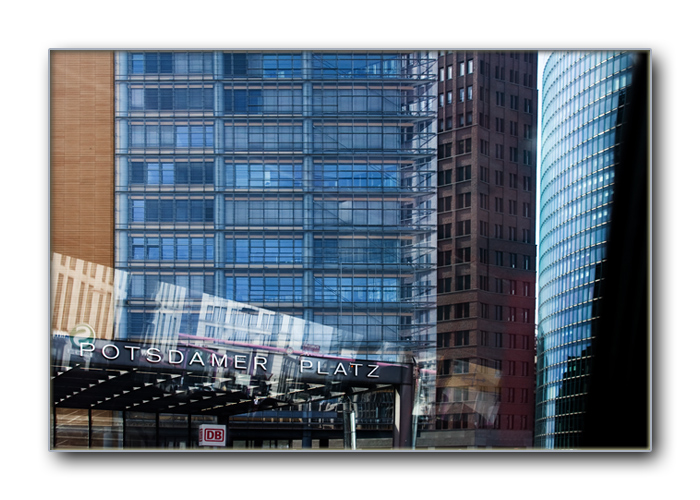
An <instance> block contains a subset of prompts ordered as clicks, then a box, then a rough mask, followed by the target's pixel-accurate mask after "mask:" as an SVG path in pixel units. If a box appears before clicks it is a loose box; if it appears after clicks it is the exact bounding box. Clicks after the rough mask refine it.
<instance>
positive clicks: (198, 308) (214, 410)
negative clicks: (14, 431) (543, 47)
mask: <svg viewBox="0 0 700 500" xmlns="http://www.w3.org/2000/svg"><path fill="white" fill-rule="evenodd" d="M435 61H436V60H435V57H434V55H431V54H430V53H428V52H411V53H408V52H396V51H394V52H365V53H350V52H347V53H336V52H301V51H300V52H285V53H272V52H228V51H202V52H180V51H178V52H128V51H123V52H115V53H114V65H113V72H114V79H113V81H114V116H113V120H114V121H113V126H114V261H113V263H114V266H113V268H107V267H104V269H106V270H105V271H104V272H103V271H102V267H100V268H96V269H97V270H96V271H95V272H96V273H97V274H98V275H99V276H98V278H100V277H101V279H102V281H104V282H105V283H107V284H106V285H105V286H104V287H106V288H105V290H102V289H101V288H99V287H98V285H99V286H101V285H100V284H99V283H97V282H96V283H93V282H92V281H91V280H93V278H95V276H92V277H90V276H88V275H87V274H86V272H87V271H85V270H89V269H92V268H93V267H94V264H92V263H90V262H84V261H82V260H80V259H76V258H74V257H73V256H70V255H61V254H58V253H55V254H54V256H53V259H54V263H53V265H52V267H53V278H52V279H53V281H52V286H53V290H52V292H53V294H52V298H53V300H54V305H53V313H52V314H53V316H54V317H53V321H52V330H53V334H54V341H53V343H52V362H53V369H54V372H53V373H54V376H55V377H56V379H55V382H54V383H53V390H54V400H55V403H54V409H53V415H52V418H53V423H54V434H53V442H54V446H55V447H59V448H60V447H65V446H68V447H70V446H72V445H71V444H70V443H73V444H75V443H78V442H79V443H83V441H85V442H86V443H92V444H90V445H89V447H100V446H102V445H100V444H99V443H101V442H102V441H104V443H107V444H104V446H105V447H119V446H126V447H152V446H155V447H159V446H162V445H163V443H170V444H167V446H172V447H175V448H178V447H182V446H185V447H189V446H190V445H191V444H192V441H193V435H192V432H193V428H192V425H193V422H194V421H193V420H192V419H195V420H197V419H200V420H202V419H203V420H202V421H203V422H206V423H210V424H211V423H217V422H218V423H222V422H221V417H222V415H225V416H226V419H228V418H229V417H230V418H231V419H232V420H225V421H224V423H226V422H228V423H230V422H232V421H233V420H236V421H237V422H238V424H240V425H239V427H240V428H245V426H246V425H247V424H246V422H248V421H249V420H250V421H255V422H258V421H259V420H256V419H259V418H262V420H263V421H264V420H265V419H268V418H272V419H276V421H277V422H278V423H280V425H282V424H283V423H284V422H286V421H287V420H289V419H290V418H292V417H290V415H291V414H290V413H289V412H292V413H294V412H297V411H301V410H302V409H303V411H304V412H306V413H304V415H311V414H314V415H315V417H319V418H321V417H324V418H325V417H328V415H329V414H333V415H335V411H334V409H335V408H336V407H338V408H343V405H344V404H345V405H346V404H347V401H345V400H344V399H343V398H346V397H347V396H348V395H352V396H351V397H353V398H354V399H353V403H352V404H354V405H355V406H354V408H356V409H357V414H358V416H359V419H360V420H359V421H358V423H357V424H358V429H363V428H364V429H365V430H369V429H372V428H377V429H380V430H382V431H383V432H384V433H385V434H386V430H387V429H389V433H391V430H390V429H391V427H392V425H395V422H394V419H395V418H396V415H395V414H396V412H398V411H399V409H398V407H396V406H395V400H394V396H392V394H391V387H392V386H391V384H404V385H405V381H404V379H405V377H404V376H403V375H401V377H399V376H398V375H392V373H394V374H398V373H399V372H401V373H404V372H403V371H401V370H404V368H405V367H406V366H409V365H413V366H415V374H413V375H411V376H412V377H414V378H416V380H418V383H417V384H416V385H415V386H413V387H412V388H411V394H414V392H413V391H415V394H416V397H415V398H414V397H413V396H411V398H410V399H409V398H407V397H406V396H407V394H408V393H406V394H404V395H403V396H402V397H403V398H404V399H406V400H407V401H410V407H411V414H409V419H408V421H411V418H410V417H411V416H417V415H421V416H422V417H424V419H429V418H430V416H431V415H432V414H433V412H434V399H435V389H434V377H435V342H436V336H435V322H436V306H435V288H436V275H435V257H436V251H435V246H436V176H435V172H436V155H435V153H436V130H435V123H436V121H435V114H436V90H435V84H436V70H435ZM74 269H77V271H74ZM93 274H94V272H93ZM98 281H99V280H98ZM100 283H101V282H100ZM88 293H89V297H88V295H86V294H88ZM86 297H87V298H86ZM98 297H99V304H97V303H96V300H97V299H98ZM76 304H77V309H76ZM85 304H89V307H92V305H93V304H95V306H97V316H96V317H95V318H93V316H95V314H93V313H89V312H84V311H85V310H86V309H85V307H86V306H85ZM89 307H88V311H89ZM91 314H92V315H91ZM95 322H97V323H95ZM86 339H87V340H86ZM83 341H85V342H87V343H85V342H83ZM262 353H264V354H262ZM244 359H245V361H244ZM352 360H354V361H352ZM357 360H371V363H382V364H381V365H376V364H370V363H368V362H366V363H365V364H364V365H363V364H362V363H358V362H357ZM351 361H352V363H351ZM125 363H126V365H129V366H131V365H133V369H134V370H135V371H133V372H132V371H131V369H125V368H124V366H126V365H124V364H125ZM183 363H185V364H186V369H187V372H186V373H185V372H182V373H180V375H178V376H177V377H176V375H175V372H174V371H173V370H174V369H175V368H176V367H177V368H178V369H183V368H185V364H183ZM353 363H354V364H353ZM200 364H201V366H198V365H200ZM74 368H78V370H74ZM222 368H224V369H226V370H228V371H226V370H224V372H221V369H222ZM81 370H83V371H85V372H86V373H87V372H90V376H91V377H94V378H95V379H100V380H101V382H100V383H99V384H98V385H97V386H96V385H95V384H94V383H93V384H92V385H89V384H88V385H84V386H83V385H82V384H83V383H84V380H83V379H81V378H75V379H74V378H72V377H73V375H76V376H77V374H78V373H81V374H82V376H84V373H83V372H82V371H81ZM191 370H194V371H191ZM236 370H240V372H236ZM392 370H394V371H392ZM397 370H398V371H397ZM297 372H298V373H297ZM112 373H121V375H119V377H123V378H124V379H126V378H129V379H130V381H129V382H125V383H126V385H128V386H130V388H128V389H127V390H125V391H124V392H122V394H123V395H119V394H117V393H116V389H115V394H114V395H108V397H104V398H103V397H102V396H101V395H99V394H97V393H99V391H97V389H96V388H95V387H98V388H99V386H100V384H104V385H101V387H108V386H110V385H111V384H114V383H115V381H113V380H112V379H113V378H114V377H113V376H112V375H111V374H112ZM300 373H301V374H302V375H303V376H302V377H301V378H300V377H299V374H300ZM375 373H376V374H375ZM383 373H387V374H389V375H383ZM377 374H379V375H377ZM234 375H235V376H234ZM163 377H164V379H163ZM171 377H172V381H170V378H171ZM179 377H181V378H179ZM309 377H310V378H309ZM314 377H316V378H317V379H318V380H313V379H314ZM352 377H355V378H358V377H359V378H362V380H361V381H360V380H350V378H352ZM377 377H378V378H377ZM387 377H388V378H387ZM392 377H393V378H392ZM402 377H403V378H402ZM102 378H104V379H103V380H102ZM343 378H344V379H345V380H346V381H345V382H343V381H340V379H343ZM375 378H377V383H376V384H374V385H372V384H373V383H374V382H373V379H375ZM331 379H332V381H331ZM309 380H312V382H313V383H310V382H309ZM339 381H340V382H339ZM85 383H86V382H85ZM334 384H335V385H334ZM387 384H388V385H387ZM78 386H80V388H79V389H77V390H76V387H78ZM353 387H355V388H359V389H361V390H358V391H355V390H354V389H353ZM397 387H398V386H397ZM402 387H403V386H402ZM409 387H410V384H409ZM144 389H145V390H144ZM367 389H369V390H370V392H371V393H368V394H365V395H364V396H360V397H357V396H356V395H357V394H358V393H359V392H366V390H367ZM387 389H388V390H389V392H386V391H387ZM110 390H111V389H110ZM397 390H398V389H397ZM96 391H97V392H96ZM137 391H142V392H141V393H139V394H144V399H143V400H140V397H139V396H138V395H137V394H136V393H137ZM207 391H218V392H217V394H216V397H217V398H222V399H221V400H220V401H219V403H218V406H217V405H216V404H214V403H212V402H210V404H208V405H204V404H203V401H204V400H205V399H208V397H200V394H205V393H206V394H208V392H207ZM372 391H373V392H372ZM146 393H148V394H146ZM151 393H152V394H151ZM88 396H89V397H88ZM186 396H187V397H186ZM169 398H171V399H172V401H173V404H170V405H168V404H166V403H165V402H164V400H168V399H169ZM363 398H364V399H363ZM117 400H123V401H127V400H128V403H118V401H117ZM175 400H177V402H175ZM263 400H266V401H270V403H269V404H267V403H265V405H262V406H256V405H258V404H261V403H260V402H261V401H263ZM272 400H274V403H272ZM329 400H337V401H341V400H342V401H343V402H342V403H339V404H338V405H328V404H326V403H323V401H329ZM311 402H312V403H311ZM319 402H320V403H319ZM365 402H366V403H367V404H364V403H365ZM235 405H238V406H237V408H238V409H237V410H235V411H234V410H232V408H233V407H234V406H235ZM324 405H325V406H324ZM205 406H206V408H205ZM281 406H285V407H286V408H287V409H288V410H289V411H287V413H285V411H286V410H285V411H280V410H278V409H275V408H280V407H281ZM324 409H325V410H330V411H331V413H328V412H324ZM229 410H230V411H229ZM256 411H257V413H255V412H256ZM261 411H262V412H263V413H265V415H263V416H262V417H260V412H261ZM404 411H405V410H404V409H403V407H402V409H401V412H404ZM314 412H316V413H314ZM253 414H255V415H257V416H255V417H252V416H251V415H253ZM217 415H218V419H217ZM242 415H246V416H245V417H244V416H242ZM297 417H299V414H296V413H295V414H294V418H295V419H296V418H297ZM183 418H184V419H185V420H183ZM304 418H306V417H304ZM251 419H252V420H251ZM285 419H287V420H285ZM311 420H313V419H312V418H311V417H309V419H307V420H305V422H307V423H309V422H311ZM321 420H322V418H321ZM321 420H318V422H316V424H318V425H317V427H316V428H320V427H319V426H320V425H321V424H322V422H321ZM291 421H292V420H289V422H291ZM293 421H294V422H296V421H297V420H293ZM71 422H73V423H76V424H75V426H73V427H72V425H73V424H71ZM80 422H84V423H86V425H87V426H88V429H89V431H88V430H85V429H84V428H83V427H82V426H81V425H79V423H80ZM183 422H186V425H185V424H183ZM404 422H405V421H404ZM336 425H337V424H336ZM363 425H364V427H363ZM154 426H155V427H154ZM183 426H184V427H183ZM311 427H313V426H311ZM151 428H154V429H156V431H155V434H153V433H151V431H149V430H148V429H151ZM74 432H77V433H78V434H80V435H81V436H82V437H80V436H78V437H76V436H77V434H76V436H73V435H72V433H74ZM406 432H407V431H406V430H405V429H404V430H402V433H403V434H404V435H405V434H406ZM81 433H82V434H81ZM159 433H160V434H159ZM169 433H174V434H173V435H175V434H177V435H178V436H180V435H181V437H180V438H173V439H174V440H173V441H168V440H167V439H166V440H165V441H164V440H163V438H164V436H166V435H168V434H169ZM101 436H102V437H101ZM139 436H141V437H139ZM290 436H291V434H290ZM76 439H77V441H76ZM255 439H257V438H255ZM290 439H291V438H290ZM402 439H403V438H402ZM285 442H286V440H285ZM290 442H291V440H290ZM66 443H68V444H66ZM96 443H97V444H96ZM110 443H111V444H110ZM77 446H78V447H80V446H82V445H80V444H78V445H77Z"/></svg>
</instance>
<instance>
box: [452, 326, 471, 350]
mask: <svg viewBox="0 0 700 500" xmlns="http://www.w3.org/2000/svg"><path fill="white" fill-rule="evenodd" d="M463 345H469V331H468V330H460V331H458V332H455V347H459V346H463Z"/></svg>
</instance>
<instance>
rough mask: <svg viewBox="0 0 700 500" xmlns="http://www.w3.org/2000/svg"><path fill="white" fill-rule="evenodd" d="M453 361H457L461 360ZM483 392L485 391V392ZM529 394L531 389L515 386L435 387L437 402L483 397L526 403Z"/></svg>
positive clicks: (473, 399)
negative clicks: (486, 387) (487, 388)
mask: <svg viewBox="0 0 700 500" xmlns="http://www.w3.org/2000/svg"><path fill="white" fill-rule="evenodd" d="M453 361H454V362H459V361H463V360H453ZM477 361H478V360H477ZM474 362H475V361H473V360H472V363H474ZM484 392H486V394H485V393H484ZM516 394H517V395H516ZM531 394H532V391H531V390H530V389H525V388H518V389H516V388H515V387H496V388H489V390H487V391H485V388H483V387H478V386H469V387H438V388H436V396H437V397H436V400H437V402H438V403H460V402H468V401H472V402H475V401H477V400H482V401H483V400H485V399H487V400H491V401H493V402H501V400H504V401H505V402H506V403H528V402H529V401H530V397H531Z"/></svg>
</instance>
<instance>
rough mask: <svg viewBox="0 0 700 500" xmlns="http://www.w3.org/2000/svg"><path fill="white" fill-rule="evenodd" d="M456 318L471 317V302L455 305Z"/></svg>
mask: <svg viewBox="0 0 700 500" xmlns="http://www.w3.org/2000/svg"><path fill="white" fill-rule="evenodd" d="M454 313H455V319H462V318H468V317H469V302H463V303H461V304H455V305H454Z"/></svg>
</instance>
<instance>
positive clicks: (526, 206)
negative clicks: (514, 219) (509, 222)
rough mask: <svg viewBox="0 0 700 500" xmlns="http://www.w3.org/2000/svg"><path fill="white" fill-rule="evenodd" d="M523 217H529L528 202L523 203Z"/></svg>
mask: <svg viewBox="0 0 700 500" xmlns="http://www.w3.org/2000/svg"><path fill="white" fill-rule="evenodd" d="M523 217H531V212H530V204H529V203H526V202H524V203H523Z"/></svg>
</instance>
